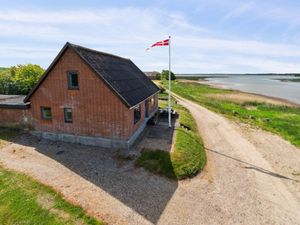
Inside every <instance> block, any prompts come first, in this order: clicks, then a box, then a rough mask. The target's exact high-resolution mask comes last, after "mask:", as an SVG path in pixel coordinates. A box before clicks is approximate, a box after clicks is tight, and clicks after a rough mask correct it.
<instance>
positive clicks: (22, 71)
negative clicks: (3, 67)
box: [11, 64, 44, 95]
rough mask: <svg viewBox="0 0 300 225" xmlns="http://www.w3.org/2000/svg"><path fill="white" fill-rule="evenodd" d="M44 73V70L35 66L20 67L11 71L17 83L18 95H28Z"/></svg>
mask: <svg viewBox="0 0 300 225" xmlns="http://www.w3.org/2000/svg"><path fill="white" fill-rule="evenodd" d="M13 73H15V75H13ZM43 73H44V69H43V68H42V67H40V66H39V65H34V64H27V65H18V66H17V67H16V68H14V69H11V75H12V76H13V79H14V81H15V82H16V86H17V89H18V91H17V92H18V94H24V95H26V94H28V93H29V91H30V90H31V89H32V88H33V86H34V85H35V84H36V83H37V82H38V80H39V79H40V77H41V76H42V74H43Z"/></svg>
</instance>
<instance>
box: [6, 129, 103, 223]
mask: <svg viewBox="0 0 300 225" xmlns="http://www.w3.org/2000/svg"><path fill="white" fill-rule="evenodd" d="M17 134H18V130H16V129H9V128H0V144H1V145H2V147H3V145H5V144H7V143H8V141H10V140H12V139H13V138H14V137H15V136H16V135H17ZM0 151H1V149H0ZM0 224H3V225H16V224H20V225H46V224H49V225H71V224H74V225H77V224H80V225H85V224H91V225H97V224H102V223H100V222H98V221H96V220H95V219H93V218H91V217H89V216H87V215H85V213H84V211H83V209H82V208H80V207H78V206H74V205H72V204H70V203H68V202H66V201H65V200H64V199H63V198H62V196H61V195H60V194H58V193H57V192H55V191H54V190H52V189H51V188H50V187H47V186H45V185H42V184H40V183H38V182H37V181H35V180H33V179H32V178H30V177H28V176H26V175H23V174H20V173H17V172H13V171H8V170H6V169H4V168H2V167H1V166H0Z"/></svg>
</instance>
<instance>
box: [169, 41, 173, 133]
mask: <svg viewBox="0 0 300 225" xmlns="http://www.w3.org/2000/svg"><path fill="white" fill-rule="evenodd" d="M171 127H172V124H171V36H169V128H171Z"/></svg>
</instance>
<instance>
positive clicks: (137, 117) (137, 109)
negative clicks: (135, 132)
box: [133, 105, 141, 124]
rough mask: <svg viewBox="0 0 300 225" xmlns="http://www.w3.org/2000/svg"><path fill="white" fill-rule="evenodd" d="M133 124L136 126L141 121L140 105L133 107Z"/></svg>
mask: <svg viewBox="0 0 300 225" xmlns="http://www.w3.org/2000/svg"><path fill="white" fill-rule="evenodd" d="M133 110H134V123H135V124H136V123H137V122H138V121H139V120H140V119H141V105H138V106H135V107H134V109H133Z"/></svg>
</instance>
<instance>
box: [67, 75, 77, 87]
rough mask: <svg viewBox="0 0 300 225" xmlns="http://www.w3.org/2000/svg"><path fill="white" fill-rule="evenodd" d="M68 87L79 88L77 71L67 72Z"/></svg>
mask: <svg viewBox="0 0 300 225" xmlns="http://www.w3.org/2000/svg"><path fill="white" fill-rule="evenodd" d="M68 87H69V88H70V89H72V88H79V81H78V73H77V72H68Z"/></svg>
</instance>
